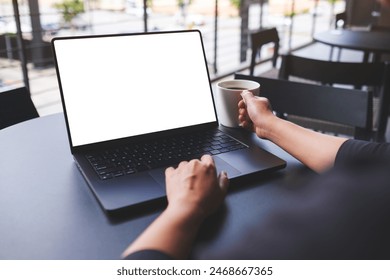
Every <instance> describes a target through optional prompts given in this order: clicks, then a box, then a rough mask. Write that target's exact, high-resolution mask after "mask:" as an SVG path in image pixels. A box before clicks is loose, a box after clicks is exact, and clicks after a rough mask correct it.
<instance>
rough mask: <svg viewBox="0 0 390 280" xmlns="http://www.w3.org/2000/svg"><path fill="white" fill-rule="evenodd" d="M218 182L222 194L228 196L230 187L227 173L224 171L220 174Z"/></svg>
mask: <svg viewBox="0 0 390 280" xmlns="http://www.w3.org/2000/svg"><path fill="white" fill-rule="evenodd" d="M218 182H219V187H220V188H221V190H222V192H223V193H224V194H226V193H227V190H228V187H229V178H228V176H227V173H226V172H225V171H222V172H221V173H219V175H218Z"/></svg>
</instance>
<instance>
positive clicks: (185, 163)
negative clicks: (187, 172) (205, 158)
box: [177, 161, 188, 168]
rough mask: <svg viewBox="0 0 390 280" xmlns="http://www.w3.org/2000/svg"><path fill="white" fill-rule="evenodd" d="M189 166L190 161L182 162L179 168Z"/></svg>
mask: <svg viewBox="0 0 390 280" xmlns="http://www.w3.org/2000/svg"><path fill="white" fill-rule="evenodd" d="M187 164H188V161H182V162H180V163H179V165H178V166H177V168H183V167H184V166H186V165H187Z"/></svg>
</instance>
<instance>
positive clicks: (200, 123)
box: [52, 31, 286, 213]
mask: <svg viewBox="0 0 390 280" xmlns="http://www.w3.org/2000/svg"><path fill="white" fill-rule="evenodd" d="M52 47H53V51H54V57H55V64H56V71H57V77H58V83H59V88H60V93H61V100H62V104H63V110H64V115H65V121H66V126H67V132H68V137H69V143H70V151H71V153H72V155H73V157H74V159H75V162H76V165H77V167H78V169H79V170H80V172H81V173H82V175H83V176H84V178H85V179H86V181H87V183H88V185H89V187H90V189H91V190H92V192H93V193H94V195H95V196H96V198H97V200H98V202H99V203H100V205H101V207H102V208H103V209H104V210H105V211H106V212H108V213H113V212H115V211H119V210H122V209H130V210H131V208H132V207H137V206H140V205H145V204H149V203H151V202H154V201H159V200H160V201H161V199H164V198H165V196H166V193H165V176H164V174H165V173H164V172H165V169H166V168H167V167H168V166H176V165H177V164H178V163H179V162H180V161H182V160H190V159H192V158H199V157H200V156H201V155H202V154H211V155H212V156H213V158H214V160H215V163H216V167H217V171H221V170H225V171H226V172H227V174H228V177H229V178H230V179H235V178H239V177H241V176H245V175H249V174H256V173H260V172H268V171H272V170H276V169H280V168H283V167H284V166H285V165H286V163H285V161H283V160H282V159H280V158H278V157H276V156H274V155H272V154H270V153H268V152H267V151H265V150H263V149H261V148H259V147H257V146H256V145H254V144H253V143H252V140H250V139H244V138H243V139H237V137H235V136H231V135H229V134H228V133H226V132H223V129H221V128H220V127H219V124H218V118H217V113H216V109H215V103H214V97H213V94H212V89H211V84H210V80H209V73H208V68H207V62H206V57H205V52H204V48H203V42H202V37H201V33H200V32H199V31H168V32H153V33H137V34H115V35H97V36H80V37H58V38H54V39H53V40H52ZM203 138H206V139H203ZM249 138H250V137H249ZM172 141H173V142H172Z"/></svg>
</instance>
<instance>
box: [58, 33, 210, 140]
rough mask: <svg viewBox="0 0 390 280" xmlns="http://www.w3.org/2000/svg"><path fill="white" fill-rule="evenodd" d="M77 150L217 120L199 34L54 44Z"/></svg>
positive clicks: (168, 34) (69, 121) (73, 39)
mask: <svg viewBox="0 0 390 280" xmlns="http://www.w3.org/2000/svg"><path fill="white" fill-rule="evenodd" d="M54 47H55V53H56V59H57V67H58V73H59V78H60V81H61V86H62V93H63V97H64V102H65V107H66V112H67V118H68V123H69V130H70V135H71V140H72V145H73V146H74V147H75V146H80V145H85V144H91V143H97V142H101V141H107V140H112V139H119V138H124V137H129V136H135V135H141V134H146V133H152V132H157V131H164V130H169V129H174V128H179V127H187V126H191V125H196V124H202V123H209V122H214V121H216V115H215V110H214V105H213V101H212V94H211V90H210V85H209V79H208V74H207V69H206V64H205V58H204V54H203V49H202V46H201V41H200V36H199V33H198V32H178V33H161V34H143V35H126V36H103V37H89V38H71V39H62V40H61V39H60V40H54Z"/></svg>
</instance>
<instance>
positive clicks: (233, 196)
mask: <svg viewBox="0 0 390 280" xmlns="http://www.w3.org/2000/svg"><path fill="white" fill-rule="evenodd" d="M173 30H199V31H200V33H201V36H202V41H203V47H204V54H205V59H206V66H207V70H208V75H209V81H210V87H211V89H212V93H213V94H214V98H215V94H216V92H217V90H218V86H217V84H218V83H220V82H223V81H226V80H234V79H239V80H251V81H256V82H258V83H259V84H260V96H262V95H263V96H265V97H267V98H268V99H269V100H270V102H271V105H272V110H273V112H274V114H275V115H277V116H278V117H280V118H282V119H284V120H288V121H289V122H292V123H295V124H298V125H299V126H302V127H305V128H307V129H309V130H312V131H315V132H318V133H321V134H324V135H332V136H337V137H345V138H348V139H357V140H363V141H368V142H377V143H386V142H389V141H390V122H389V121H388V120H389V113H390V111H389V109H390V7H385V6H384V5H383V4H381V1H376V0H334V1H331V0H241V1H240V0H238V1H234V0H213V1H210V0H182V1H176V0H151V1H147V0H144V1H143V0H138V1H137V0H118V1H108V0H67V1H62V0H12V1H8V0H0V143H1V145H0V146H1V147H0V157H1V159H0V167H1V168H0V209H1V212H2V213H3V214H2V216H3V217H2V218H1V219H0V236H2V241H0V259H118V258H120V256H121V253H122V252H123V250H124V249H125V248H126V247H127V246H128V244H129V243H131V242H132V241H133V240H135V239H136V237H137V236H139V235H140V234H141V233H142V231H143V230H145V229H146V228H147V227H148V226H149V225H150V224H151V223H152V222H153V221H154V220H155V219H156V217H158V215H159V214H161V212H162V211H163V210H164V207H165V205H166V201H165V200H164V199H162V200H161V199H160V200H158V201H157V202H156V201H154V202H153V203H151V202H147V203H145V204H142V205H137V207H130V208H126V209H121V211H118V213H114V214H112V213H107V212H106V209H105V208H104V207H102V205H100V203H99V199H96V196H98V195H97V194H96V193H95V192H94V191H91V190H90V189H89V187H88V180H85V179H84V177H83V173H82V172H80V171H79V170H78V168H79V167H78V166H77V164H75V161H74V159H73V158H72V153H71V151H70V149H69V142H68V141H69V140H68V135H67V130H69V127H67V124H66V122H67V119H66V117H64V107H63V104H62V101H61V93H60V86H59V84H58V79H57V72H56V62H55V59H54V55H53V49H52V40H53V38H57V37H73V36H90V35H92V36H95V35H97V36H100V35H102V34H129V33H131V34H132V33H158V32H165V31H173ZM155 47H156V48H158V46H155ZM107 51H108V52H109V50H107ZM129 52H131V49H129ZM188 55H189V56H190V55H191V54H188ZM129 80H131V78H130V77H129ZM152 80H153V77H152ZM284 95H289V96H287V97H285V96H284ZM90 102H91V103H93V102H94V101H93V100H91V101H90ZM216 102H217V111H216V112H217V115H218V106H222V105H220V104H218V100H216ZM200 113H202V112H200ZM218 117H219V116H218ZM241 129H242V128H233V130H241ZM239 133H243V132H239ZM240 135H241V134H240ZM256 141H257V142H256V143H257V145H258V146H259V147H260V148H261V149H264V150H266V151H268V152H270V153H271V154H273V155H276V156H277V157H278V158H280V159H282V160H283V161H285V166H284V167H283V168H280V169H278V170H274V171H272V172H267V173H264V174H263V173H258V174H255V175H254V176H249V177H248V178H243V179H242V180H238V181H234V182H233V181H232V184H231V185H233V186H231V190H229V192H228V194H227V196H226V203H225V205H224V207H223V208H224V209H223V210H222V211H220V212H218V213H217V215H216V216H213V217H212V218H210V219H208V220H206V221H205V223H204V226H203V227H202V229H201V230H200V232H199V235H198V237H197V238H196V240H195V242H194V247H193V249H192V251H191V255H190V257H191V258H194V259H209V258H213V257H214V256H215V254H216V252H224V251H226V247H227V246H228V244H234V243H236V242H238V241H237V240H239V239H240V238H242V231H243V228H246V227H248V226H249V225H250V224H253V222H254V220H258V219H263V218H264V219H265V216H267V213H270V212H271V211H273V210H272V209H273V208H275V207H277V205H280V204H282V203H286V202H283V201H284V198H283V197H286V196H288V195H290V194H291V192H293V190H294V188H298V187H297V186H298V185H299V184H301V183H303V182H305V181H306V180H307V178H309V177H311V176H314V173H315V172H313V171H312V170H310V168H308V166H305V164H304V163H302V162H301V161H300V160H298V159H297V158H296V157H295V156H293V155H291V154H289V153H288V152H287V151H285V150H284V149H282V148H280V147H277V145H276V144H275V143H272V142H271V141H268V140H266V139H260V138H256ZM319 148H321V147H319ZM118 174H119V173H118ZM121 175H125V176H126V174H122V173H121ZM110 176H111V175H110ZM113 180H116V178H114V179H113ZM122 210H123V211H122ZM255 213H260V214H255ZM216 255H217V256H220V255H218V254H216Z"/></svg>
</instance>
